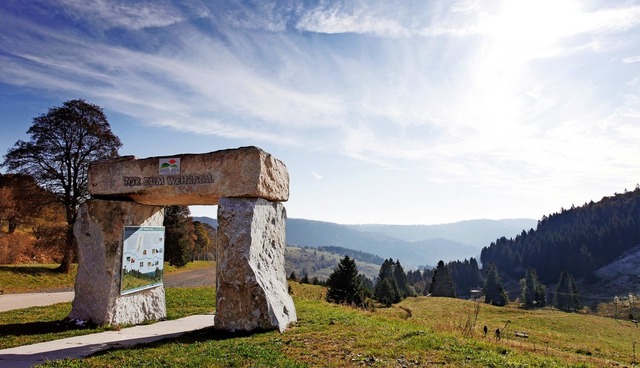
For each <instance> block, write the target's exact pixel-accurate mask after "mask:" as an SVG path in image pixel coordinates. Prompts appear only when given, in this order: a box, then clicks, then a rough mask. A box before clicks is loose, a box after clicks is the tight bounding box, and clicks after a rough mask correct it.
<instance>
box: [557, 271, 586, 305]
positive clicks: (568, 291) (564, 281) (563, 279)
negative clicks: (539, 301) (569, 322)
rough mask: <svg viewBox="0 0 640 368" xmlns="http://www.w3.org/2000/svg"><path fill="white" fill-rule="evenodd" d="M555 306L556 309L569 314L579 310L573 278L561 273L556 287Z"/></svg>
mask: <svg viewBox="0 0 640 368" xmlns="http://www.w3.org/2000/svg"><path fill="white" fill-rule="evenodd" d="M555 305H556V307H557V308H558V309H560V310H562V311H565V312H570V311H575V310H578V309H579V308H580V300H579V298H578V289H577V288H576V284H575V282H574V281H573V276H571V274H569V273H567V272H566V271H562V272H561V273H560V280H558V285H557V286H556V293H555Z"/></svg>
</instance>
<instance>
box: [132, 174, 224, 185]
mask: <svg viewBox="0 0 640 368" xmlns="http://www.w3.org/2000/svg"><path fill="white" fill-rule="evenodd" d="M122 181H123V184H124V186H125V187H138V186H145V187H153V186H160V185H196V184H210V183H213V175H211V174H206V175H166V176H144V177H140V176H123V177H122Z"/></svg>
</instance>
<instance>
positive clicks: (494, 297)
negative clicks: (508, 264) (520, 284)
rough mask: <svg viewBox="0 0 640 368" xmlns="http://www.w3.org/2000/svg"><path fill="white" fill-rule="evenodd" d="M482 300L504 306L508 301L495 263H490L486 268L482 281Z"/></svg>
mask: <svg viewBox="0 0 640 368" xmlns="http://www.w3.org/2000/svg"><path fill="white" fill-rule="evenodd" d="M483 291H484V302H485V303H489V304H492V305H496V306H504V305H507V303H508V302H509V297H508V296H507V293H506V291H505V290H504V286H502V281H500V276H499V275H498V269H497V268H496V265H494V264H490V265H489V268H488V269H487V277H486V279H485V282H484V290H483Z"/></svg>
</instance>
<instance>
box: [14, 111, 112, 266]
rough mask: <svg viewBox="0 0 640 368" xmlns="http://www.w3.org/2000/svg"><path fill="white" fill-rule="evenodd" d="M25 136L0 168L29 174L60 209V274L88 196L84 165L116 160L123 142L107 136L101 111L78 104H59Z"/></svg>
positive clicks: (108, 128)
mask: <svg viewBox="0 0 640 368" xmlns="http://www.w3.org/2000/svg"><path fill="white" fill-rule="evenodd" d="M27 134H29V135H30V140H29V141H28V142H24V141H22V140H19V141H18V142H16V144H15V145H14V147H13V148H11V149H9V151H8V152H7V154H6V155H5V156H4V157H5V161H4V162H3V164H2V166H4V167H7V168H8V170H9V171H11V172H17V173H21V174H27V175H31V176H32V177H33V178H34V179H35V180H36V182H37V183H38V184H39V185H40V186H42V187H44V188H45V189H47V190H49V191H51V192H52V193H54V194H55V195H56V197H57V199H58V200H59V201H60V203H62V205H63V206H64V208H65V214H66V221H67V229H66V234H65V244H64V249H65V252H64V258H63V259H62V262H61V264H60V267H59V270H60V271H63V272H68V271H69V265H70V263H71V262H72V261H73V259H74V257H75V237H74V234H73V225H74V224H75V222H76V216H77V209H78V206H79V205H80V204H81V203H82V202H84V201H85V200H86V199H87V198H88V197H89V194H88V189H87V171H88V166H89V163H90V162H91V161H95V160H99V159H104V158H111V157H116V156H118V149H119V148H120V147H121V146H122V143H121V142H120V139H119V138H118V137H117V136H115V135H114V134H113V133H112V132H111V126H110V125H109V122H108V121H107V117H106V116H105V114H104V112H103V111H102V108H100V107H99V106H97V105H94V104H91V103H88V102H86V101H84V100H81V99H78V100H70V101H67V102H64V103H63V105H62V106H59V107H52V108H50V109H49V111H48V112H47V113H46V114H42V115H40V116H38V117H36V118H34V119H33V123H32V125H31V127H30V128H29V130H28V131H27Z"/></svg>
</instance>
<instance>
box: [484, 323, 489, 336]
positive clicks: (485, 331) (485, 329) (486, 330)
mask: <svg viewBox="0 0 640 368" xmlns="http://www.w3.org/2000/svg"><path fill="white" fill-rule="evenodd" d="M487 332H489V328H487V325H484V337H487Z"/></svg>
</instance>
